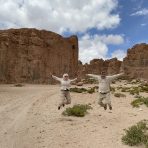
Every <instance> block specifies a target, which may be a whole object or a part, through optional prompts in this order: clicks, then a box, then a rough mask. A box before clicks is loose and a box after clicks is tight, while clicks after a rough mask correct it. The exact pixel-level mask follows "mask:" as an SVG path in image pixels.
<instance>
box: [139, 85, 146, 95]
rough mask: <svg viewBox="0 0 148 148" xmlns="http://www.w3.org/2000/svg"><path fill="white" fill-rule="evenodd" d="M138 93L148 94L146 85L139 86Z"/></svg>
mask: <svg viewBox="0 0 148 148" xmlns="http://www.w3.org/2000/svg"><path fill="white" fill-rule="evenodd" d="M139 87H140V92H146V93H148V84H146V85H140V86H139Z"/></svg>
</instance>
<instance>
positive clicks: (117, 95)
mask: <svg viewBox="0 0 148 148" xmlns="http://www.w3.org/2000/svg"><path fill="white" fill-rule="evenodd" d="M114 96H115V97H119V98H120V97H126V95H125V94H122V93H115V94H114Z"/></svg>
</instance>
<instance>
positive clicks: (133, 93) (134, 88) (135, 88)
mask: <svg viewBox="0 0 148 148" xmlns="http://www.w3.org/2000/svg"><path fill="white" fill-rule="evenodd" d="M129 92H130V94H131V95H135V94H136V95H139V92H140V89H139V87H132V88H131V89H130V90H129Z"/></svg>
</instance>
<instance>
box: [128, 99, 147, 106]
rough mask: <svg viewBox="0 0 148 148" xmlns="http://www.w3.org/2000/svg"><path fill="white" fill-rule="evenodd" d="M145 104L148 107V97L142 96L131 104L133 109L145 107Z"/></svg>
mask: <svg viewBox="0 0 148 148" xmlns="http://www.w3.org/2000/svg"><path fill="white" fill-rule="evenodd" d="M143 104H145V105H146V106H147V107H148V97H142V96H140V97H139V98H137V99H135V100H134V101H132V102H131V105H132V106H133V107H139V106H140V105H143Z"/></svg>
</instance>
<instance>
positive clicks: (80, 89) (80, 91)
mask: <svg viewBox="0 0 148 148" xmlns="http://www.w3.org/2000/svg"><path fill="white" fill-rule="evenodd" d="M86 91H87V89H86V88H78V87H74V88H70V92H77V93H83V92H86Z"/></svg>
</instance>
